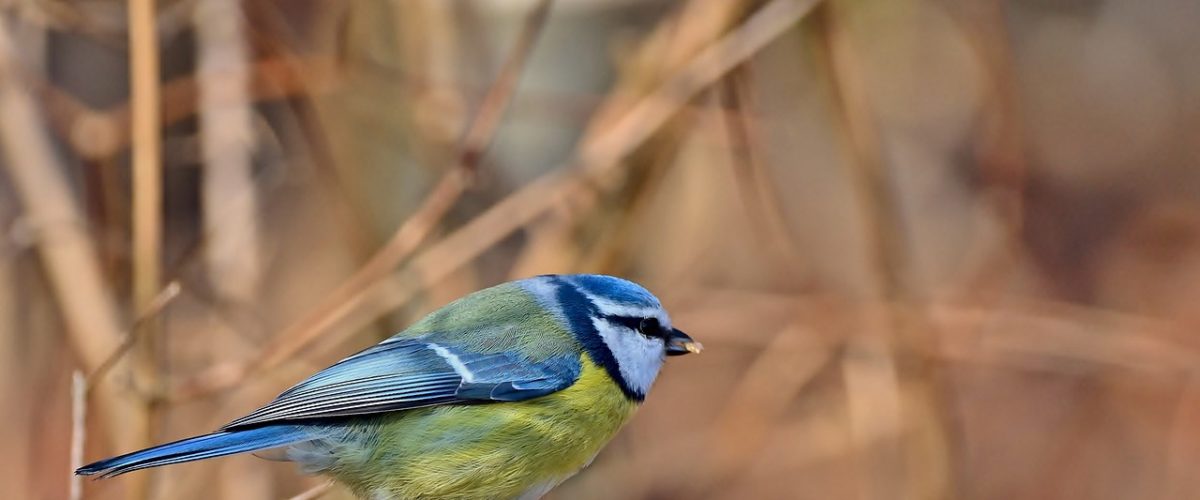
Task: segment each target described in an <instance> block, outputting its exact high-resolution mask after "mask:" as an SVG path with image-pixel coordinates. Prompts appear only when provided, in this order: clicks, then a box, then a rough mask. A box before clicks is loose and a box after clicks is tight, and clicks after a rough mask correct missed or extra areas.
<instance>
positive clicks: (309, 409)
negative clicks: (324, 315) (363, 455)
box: [222, 337, 580, 430]
mask: <svg viewBox="0 0 1200 500" xmlns="http://www.w3.org/2000/svg"><path fill="white" fill-rule="evenodd" d="M579 363H580V361H579V357H578V356H571V355H562V356H558V357H552V358H549V359H545V360H540V361H532V360H529V359H527V358H525V357H523V356H521V355H520V354H517V353H511V352H498V353H484V354H480V353H473V352H469V351H467V350H465V349H462V348H461V347H459V346H456V345H451V344H446V343H438V342H432V341H429V340H426V339H424V338H395V337H393V338H391V339H388V340H385V341H384V342H382V343H380V344H378V345H376V346H374V347H371V348H369V349H367V350H365V351H362V352H360V353H358V354H355V355H353V356H351V357H349V358H346V359H344V360H342V361H340V362H338V363H337V364H335V365H333V366H331V367H329V368H326V369H325V370H322V371H320V372H318V373H316V374H315V375H313V376H312V377H309V378H308V379H306V380H304V381H302V382H300V383H299V384H296V385H295V386H294V387H292V388H291V389H288V390H287V391H284V392H283V393H282V394H280V395H279V397H277V398H276V399H275V400H274V401H272V402H271V403H269V404H267V405H266V406H264V407H262V408H259V409H258V410H255V411H254V412H253V413H251V414H249V415H246V416H245V417H242V418H239V419H237V420H234V421H233V422H230V423H229V424H228V425H226V426H225V427H222V430H232V429H239V428H246V427H250V426H255V425H260V424H264V423H268V422H283V421H298V420H313V419H322V418H331V417H344V416H351V415H369V414H375V413H383V412H391V411H399V410H407V409H412V408H421V407H426V406H435V405H445V404H465V403H483V402H504V401H523V400H526V399H531V398H536V397H540V396H545V395H547V394H551V393H554V392H557V391H559V390H562V389H564V388H566V387H569V386H570V385H571V384H572V383H574V382H575V380H576V379H578V378H579V372H580V364H579Z"/></svg>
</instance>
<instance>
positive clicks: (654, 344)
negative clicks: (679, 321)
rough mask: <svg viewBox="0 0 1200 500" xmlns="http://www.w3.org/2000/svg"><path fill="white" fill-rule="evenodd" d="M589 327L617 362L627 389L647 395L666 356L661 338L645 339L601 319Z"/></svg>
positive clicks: (596, 319) (595, 320) (593, 321)
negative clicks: (597, 333)
mask: <svg viewBox="0 0 1200 500" xmlns="http://www.w3.org/2000/svg"><path fill="white" fill-rule="evenodd" d="M592 324H593V325H595V326H596V331H597V332H599V333H600V338H601V339H603V340H604V345H606V346H608V350H609V351H610V352H612V355H613V358H615V359H616V360H617V367H618V368H620V370H621V377H622V378H624V379H625V383H626V384H627V385H628V386H629V388H630V389H633V391H634V392H637V393H639V394H641V395H645V394H646V393H647V392H649V391H650V386H651V385H653V384H654V379H655V378H656V377H658V370H659V368H662V364H663V360H664V359H665V357H666V351H665V347H666V346H665V345H664V344H663V341H662V339H653V338H647V337H645V336H643V335H641V334H639V333H637V332H635V331H633V330H630V329H629V328H626V327H623V326H619V325H614V324H612V323H609V322H608V321H606V320H604V319H602V318H592Z"/></svg>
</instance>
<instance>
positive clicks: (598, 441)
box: [75, 275, 700, 500]
mask: <svg viewBox="0 0 1200 500" xmlns="http://www.w3.org/2000/svg"><path fill="white" fill-rule="evenodd" d="M699 351H700V344H699V343H697V342H694V341H693V340H692V339H691V338H690V337H688V336H687V335H686V334H684V333H683V332H681V331H679V330H678V329H676V328H674V327H673V326H672V325H671V319H670V317H668V316H667V312H666V311H665V310H664V309H663V307H662V304H660V303H659V301H658V299H657V298H655V296H654V295H652V294H651V293H650V292H649V291H647V290H646V289H645V288H642V287H641V286H639V285H637V284H635V283H632V282H630V281H626V280H623V279H620V278H614V277H611V276H603V275H549V276H539V277H535V278H529V279H524V280H519V281H513V282H509V283H504V284H501V285H498V286H495V287H492V288H488V289H486V290H482V291H479V292H475V293H473V294H471V295H468V296H466V297H463V298H461V299H459V300H457V301H455V302H453V303H451V304H449V305H447V306H445V307H443V308H441V309H439V310H437V311H435V312H433V313H431V314H430V315H428V316H426V317H425V318H424V319H422V320H421V321H419V322H417V323H416V324H414V325H412V326H411V327H409V328H408V329H407V330H404V331H403V332H400V333H399V334H397V335H395V336H393V337H391V338H388V339H387V340H384V341H383V342H380V343H379V344H377V345H375V346H373V347H370V348H368V349H366V350H364V351H362V352H359V353H357V354H355V355H353V356H350V357H348V358H346V359H344V360H342V361H340V362H338V363H337V364H334V365H333V366H330V367H329V368H326V369H325V370H323V371H321V372H318V373H317V374H315V375H313V376H311V377H309V378H308V379H306V380H304V381H301V382H300V383H299V384H297V385H295V386H294V387H292V388H290V389H288V390H287V391H284V392H283V393H282V394H280V395H279V397H277V398H275V400H274V401H271V402H270V403H269V404H267V405H266V406H263V407H262V408H259V409H258V410H256V411H254V412H253V413H250V414H249V415H246V416H244V417H242V418H239V419H237V420H234V421H233V422H230V423H229V424H227V425H225V426H224V427H221V428H220V429H219V430H217V431H216V432H213V433H212V434H206V435H203V436H198V437H193V438H189V439H184V440H182V441H176V442H173V443H169V444H164V445H160V446H156V447H153V448H149V449H145V450H142V451H136V452H133V453H129V454H126V455H121V456H119V457H114V458H109V459H106V460H101V461H99V462H96V463H93V464H90V465H87V466H84V467H81V468H80V469H78V470H77V471H75V472H76V473H77V474H82V475H89V476H90V475H99V476H102V477H108V476H115V475H118V474H124V473H126V472H130V471H135V470H138V469H145V468H148V467H157V466H160V465H169V464H177V463H181V462H190V461H193V460H202V459H206V458H214V457H220V456H225V455H231V454H234V453H244V452H252V451H260V450H269V449H274V450H277V451H275V452H274V453H276V454H279V455H282V456H283V457H285V458H286V459H287V460H291V461H294V462H297V463H298V464H299V465H300V467H301V468H302V470H304V471H306V472H309V473H323V474H327V475H329V476H331V477H332V478H333V479H335V480H336V481H338V482H341V483H342V484H344V485H345V486H347V487H348V488H349V489H350V490H351V491H353V492H354V493H355V494H356V495H358V496H360V497H362V498H367V499H372V500H382V499H408V498H457V499H475V498H480V499H482V498H488V499H492V498H538V497H540V496H541V495H543V494H545V493H546V492H548V491H549V490H550V489H552V488H554V487H555V486H556V485H558V484H559V483H561V482H563V481H564V480H566V479H567V478H568V477H571V476H572V475H574V474H575V473H576V472H578V471H579V470H580V469H582V468H584V467H586V466H587V464H588V463H590V462H591V460H592V458H593V457H595V456H596V454H597V453H598V452H599V451H600V449H601V448H602V447H603V446H604V444H605V443H607V442H608V441H609V440H611V439H612V438H613V436H614V435H615V434H616V433H617V431H618V430H619V429H620V428H621V426H622V425H624V424H625V422H627V421H628V420H629V419H630V417H632V416H633V414H634V412H635V410H636V409H637V408H638V406H639V404H640V403H641V402H642V401H643V400H644V399H645V397H646V394H647V392H648V391H649V390H650V386H651V385H653V383H654V379H655V378H656V377H657V376H658V372H659V369H660V368H661V367H662V364H663V362H664V361H665V359H666V357H667V356H673V355H679V354H686V353H689V352H699Z"/></svg>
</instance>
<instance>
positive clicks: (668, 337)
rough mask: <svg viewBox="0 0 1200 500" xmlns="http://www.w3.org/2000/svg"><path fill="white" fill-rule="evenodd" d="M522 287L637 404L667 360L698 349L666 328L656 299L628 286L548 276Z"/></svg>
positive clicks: (607, 279)
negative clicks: (562, 323)
mask: <svg viewBox="0 0 1200 500" xmlns="http://www.w3.org/2000/svg"><path fill="white" fill-rule="evenodd" d="M525 287H526V288H527V289H529V290H530V291H532V292H534V294H535V295H537V296H539V297H540V298H542V299H543V300H542V303H543V304H547V305H549V306H550V307H551V308H552V309H554V310H555V312H556V313H558V314H559V315H560V316H561V317H562V318H563V319H564V320H565V322H566V324H567V326H568V328H569V329H570V330H571V331H572V333H573V334H574V335H575V336H576V338H577V339H579V341H580V344H582V346H583V348H584V349H585V350H586V351H587V353H588V355H589V356H591V358H592V360H593V361H594V362H595V363H597V364H599V365H601V366H602V367H604V368H605V369H606V370H607V371H608V373H609V375H610V376H612V378H613V379H614V380H616V381H617V383H618V384H619V385H620V386H621V388H622V390H623V391H624V392H625V394H626V395H627V396H629V397H631V398H634V399H637V400H639V401H640V400H641V399H643V398H645V396H646V393H647V392H648V391H649V390H650V386H651V385H652V384H653V383H654V379H655V378H656V377H657V376H658V371H659V369H660V368H661V367H662V364H663V361H664V360H665V359H666V357H667V356H677V355H682V354H688V353H697V352H700V350H701V348H702V347H701V345H700V343H699V342H696V341H694V340H692V338H691V337H689V336H688V335H687V334H685V333H683V332H682V331H680V330H679V329H677V328H675V327H674V326H673V325H672V324H671V317H670V316H669V315H667V311H666V310H665V309H663V306H662V304H661V303H660V302H659V301H658V298H657V297H655V296H654V295H653V294H651V293H650V292H649V291H647V290H646V289H645V288H642V286H640V285H638V284H637V283H634V282H632V281H628V280H624V279H621V278H615V277H612V276H605V275H598V274H575V275H550V276H539V277H537V278H531V279H529V280H526V282H525Z"/></svg>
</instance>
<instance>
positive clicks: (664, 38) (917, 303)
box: [0, 0, 1200, 500]
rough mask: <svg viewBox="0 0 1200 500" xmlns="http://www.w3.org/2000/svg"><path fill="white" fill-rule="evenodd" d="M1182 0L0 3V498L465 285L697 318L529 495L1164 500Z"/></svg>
mask: <svg viewBox="0 0 1200 500" xmlns="http://www.w3.org/2000/svg"><path fill="white" fill-rule="evenodd" d="M1198 23H1200V3H1197V2H1195V1H1194V0H1036V1H1035V0H1010V1H1001V0H892V1H886V2H885V1H867V0H825V1H819V0H767V1H757V0H754V1H752V0H736V1H735V0H687V1H684V0H680V1H667V0H608V1H599V0H555V1H544V0H537V1H516V0H471V1H466V0H462V1H447V0H393V1H354V2H316V1H288V2H284V1H270V0H248V1H238V0H164V1H160V2H154V1H153V0H129V1H128V3H125V2H118V1H112V0H8V1H4V2H0V395H2V397H3V400H4V401H5V402H6V403H5V404H3V405H2V406H0V417H3V419H4V422H5V425H4V426H3V427H0V442H2V443H4V451H3V452H2V453H0V484H4V485H5V490H6V492H5V493H4V494H3V495H2V496H4V497H6V498H13V499H19V498H31V499H65V498H71V499H77V498H89V499H122V498H129V499H139V500H140V499H202V498H204V499H208V498H221V499H286V498H293V497H295V496H297V495H301V496H300V497H296V498H318V497H320V498H326V499H347V498H349V496H348V494H347V493H346V492H345V491H342V490H340V489H338V488H336V487H335V488H332V489H328V490H325V489H323V488H322V486H321V485H322V484H323V480H322V479H320V478H312V477H305V476H301V475H299V474H298V473H297V472H296V470H295V468H294V467H293V466H292V465H291V464H286V463H277V462H272V461H266V460H260V459H257V458H254V457H251V456H238V457H232V458H226V459H221V460H214V461H206V462H200V463H193V464H187V465H180V466H173V467H168V468H163V469H155V470H152V471H145V472H140V473H135V474H130V475H127V476H122V477H120V478H118V479H114V480H108V481H73V480H72V479H71V476H70V472H69V471H70V470H71V469H72V468H73V467H74V466H76V465H78V464H80V463H84V462H89V461H92V460H95V459H98V458H101V457H103V456H108V455H111V454H114V453H117V452H124V451H129V450H131V449H133V448H138V447H142V446H145V445H149V444H151V443H159V442H163V441H167V440H173V439H178V438H182V437H186V436H190V435H194V434H199V433H203V432H207V431H209V430H211V429H214V428H216V427H217V426H219V425H221V424H224V423H226V422H228V421H229V420H231V419H232V418H234V417H237V416H239V415H241V414H243V413H245V412H247V411H249V410H251V409H253V408H255V407H257V406H258V405H259V404H261V403H263V402H265V401H267V400H268V399H270V398H271V397H273V396H274V395H275V394H277V393H278V392H279V391H280V390H282V389H283V388H285V387H287V386H288V385H290V384H291V383H294V382H296V381H298V380H299V379H301V378H303V377H304V376H306V375H308V374H310V373H312V372H314V371H316V370H318V369H320V368H323V367H324V366H326V365H327V364H329V363H331V362H334V361H336V360H337V359H340V358H341V357H343V356H345V355H348V354H349V353H351V352H354V351H356V350H358V349H360V348H363V347H365V346H368V345H370V344H373V343H375V342H377V341H378V340H380V339H382V338H384V337H386V336H388V335H390V334H391V333H393V332H395V331H398V330H400V329H402V328H403V327H404V326H405V325H407V324H409V323H410V322H412V321H414V320H415V319H416V318H419V317H420V316H421V315H423V314H425V313H427V312H429V311H431V310H432V309H434V308H437V307H438V306H440V305H442V304H444V303H446V302H448V301H450V300H453V299H454V298H457V297H459V296H461V295H464V294H466V293H469V292H471V291H473V290H476V289H479V288H482V287H486V286H489V285H492V284H495V283H498V282H501V281H505V280H508V279H512V278H518V277H525V276H529V275H534V274H540V273H567V272H601V273H609V274H615V275H620V276H624V277H628V278H630V279H634V280H636V281H639V282H641V283H643V284H645V285H646V286H647V287H648V288H650V289H651V290H652V291H654V292H656V293H657V294H658V295H659V296H660V297H661V298H662V299H663V301H664V303H665V304H666V305H667V307H668V309H669V310H671V311H672V314H673V316H674V319H675V323H676V324H677V325H680V327H681V328H682V329H684V330H686V331H688V332H689V333H691V334H692V335H693V336H694V337H695V338H697V339H698V340H700V341H702V342H704V344H705V346H706V350H705V352H704V353H703V354H702V355H699V356H688V357H684V358H675V359H672V361H671V363H669V364H668V366H667V367H666V369H665V372H664V373H663V375H662V376H661V377H660V379H659V383H658V385H657V387H656V388H655V391H654V394H653V395H652V396H651V397H650V398H649V400H648V401H647V403H646V404H645V406H644V407H643V409H642V410H641V412H640V414H639V416H638V417H637V418H636V419H635V420H634V422H633V423H632V424H630V425H629V426H628V427H627V428H626V430H625V431H624V432H623V433H622V434H621V435H620V436H619V437H618V438H617V439H616V440H615V441H614V442H613V443H612V444H611V445H610V446H609V447H608V448H607V449H606V450H605V451H604V452H603V453H602V454H601V455H600V456H599V458H598V459H597V460H596V461H595V463H594V464H593V465H592V466H591V468H589V469H587V470H586V471H585V472H584V473H582V474H580V475H579V476H576V477H575V478H574V479H572V480H570V481H569V482H567V483H565V484H564V485H563V486H562V487H560V488H559V489H558V490H556V491H554V492H553V493H551V495H550V497H551V498H558V499H566V498H573V499H574V498H579V499H599V498H631V499H632V498H647V499H649V498H662V499H665V498H713V499H716V498H780V499H783V498H789V499H790V498H797V499H801V498H803V499H842V498H846V499H860V498H861V499H872V500H873V499H958V498H971V499H1011V498H1048V499H1049V498H1053V499H1131V498H1138V499H1142V498H1166V499H1192V498H1200V475H1198V474H1196V470H1197V467H1198V466H1200V379H1197V372H1196V368H1197V367H1200V363H1198V361H1200V331H1197V329H1198V328H1200V308H1198V307H1196V303H1197V300H1198V299H1200V140H1198V139H1200V135H1198V132H1197V131H1198V130H1200V91H1198V90H1197V89H1200V58H1197V57H1196V53H1197V50H1198V49H1200V31H1198V30H1197V29H1196V26H1198V25H1200V24H1198Z"/></svg>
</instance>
